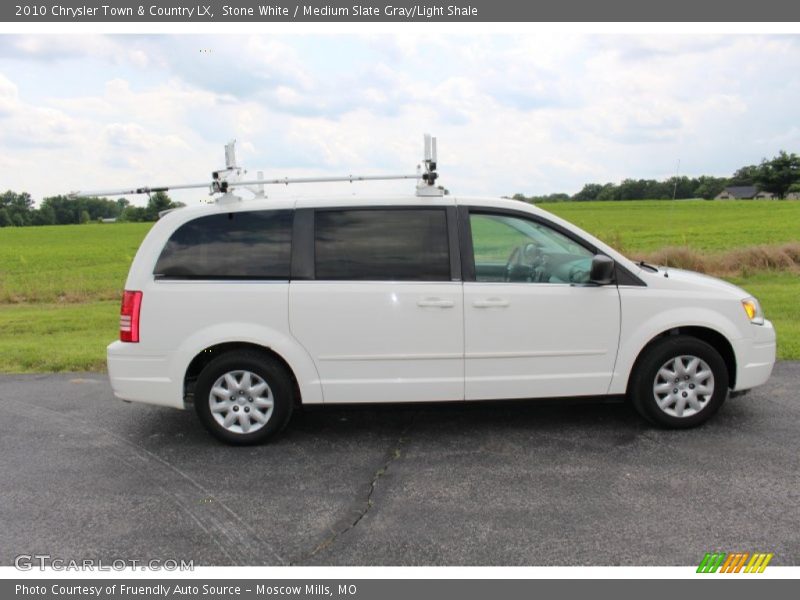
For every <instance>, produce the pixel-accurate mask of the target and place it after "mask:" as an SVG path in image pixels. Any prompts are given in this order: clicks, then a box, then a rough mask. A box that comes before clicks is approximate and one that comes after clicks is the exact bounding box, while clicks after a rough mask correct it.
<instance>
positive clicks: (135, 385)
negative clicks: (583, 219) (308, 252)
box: [108, 196, 776, 408]
mask: <svg viewBox="0 0 800 600" xmlns="http://www.w3.org/2000/svg"><path fill="white" fill-rule="evenodd" d="M418 206H425V207H438V206H442V207H454V208H455V209H456V210H457V209H458V207H462V206H469V207H473V208H475V209H480V210H486V211H489V212H491V211H503V210H505V211H513V212H514V213H517V214H521V215H528V216H530V217H532V218H536V219H538V220H539V221H545V222H547V223H550V224H553V225H554V226H556V227H559V228H561V230H562V231H566V232H569V233H570V234H571V235H573V236H574V237H575V238H579V239H581V240H584V241H585V242H586V243H587V244H590V245H592V246H593V247H595V248H596V249H597V251H598V252H600V253H602V254H605V255H606V256H608V257H610V258H612V259H613V260H614V261H615V263H616V264H617V265H619V266H620V267H622V268H624V269H625V270H626V271H627V272H628V273H630V274H632V275H633V276H634V279H636V280H638V281H637V283H636V284H630V285H628V284H625V283H624V282H620V283H619V284H618V285H600V286H591V285H573V284H569V283H547V282H544V283H537V284H535V285H534V284H531V283H526V282H512V281H500V282H494V281H491V282H478V281H463V280H454V281H435V282H432V281H317V280H303V279H298V280H295V279H292V280H291V281H290V280H285V281H227V280H217V281H197V280H169V281H165V280H159V279H157V278H156V277H154V275H153V270H154V265H155V264H156V261H157V260H158V258H159V255H160V254H161V252H162V249H163V248H164V246H165V243H166V241H167V239H168V238H169V237H170V235H171V234H172V233H173V232H174V231H175V230H176V229H177V228H178V227H179V226H181V225H182V224H184V223H187V222H189V221H191V220H193V219H196V218H198V217H201V216H204V215H210V214H215V213H236V212H239V211H256V210H276V209H302V208H335V207H357V208H361V207H418ZM459 233H460V234H461V235H463V233H461V232H459ZM451 248H452V246H451ZM463 250H464V248H463V246H459V256H460V260H462V261H463V260H465V256H464V255H463ZM456 279H457V278H456ZM125 288H126V289H127V290H139V291H141V292H142V304H141V314H140V319H139V321H140V340H139V342H138V343H126V342H121V341H117V342H114V343H112V344H111V345H110V346H109V347H108V371H109V376H110V379H111V384H112V387H113V390H114V394H115V395H116V396H117V397H119V398H121V399H124V400H129V401H135V402H145V403H150V404H158V405H163V406H169V407H175V408H184V407H185V405H186V400H187V395H190V394H189V387H188V380H189V379H190V375H191V373H190V370H191V368H190V365H192V363H193V361H194V360H195V359H196V358H197V357H199V356H202V354H203V352H204V351H206V350H208V349H210V348H214V347H217V346H219V345H221V344H235V345H242V344H248V345H252V346H254V347H259V348H264V349H268V351H269V352H270V353H273V354H274V355H276V356H277V357H279V358H280V360H281V361H283V362H284V363H285V364H286V365H288V367H289V368H290V369H291V373H292V374H293V375H294V379H295V380H296V384H297V388H298V390H299V398H300V401H301V402H302V403H303V404H323V403H324V404H339V403H367V402H417V401H418V402H426V401H458V400H490V399H512V398H543V397H547V398H553V397H570V396H606V395H619V394H625V393H626V391H627V389H628V383H629V380H630V376H631V372H632V369H633V368H634V364H635V362H636V360H637V357H638V356H639V355H640V353H641V352H642V350H643V349H644V348H645V347H646V346H647V345H648V344H649V343H650V342H651V341H653V340H654V339H656V338H657V337H659V336H662V335H665V334H668V333H669V332H670V331H674V330H680V331H689V332H696V333H697V334H698V335H699V336H700V337H701V338H703V339H706V340H707V341H709V343H712V345H714V346H715V347H716V348H717V350H718V351H719V352H720V354H722V355H723V357H724V358H725V359H726V362H727V364H728V367H729V370H731V371H732V373H731V377H730V388H731V390H733V391H741V390H747V389H750V388H752V387H755V386H758V385H760V384H763V383H764V382H766V381H767V379H768V378H769V376H770V373H771V370H772V367H773V364H774V362H775V347H776V346H775V332H774V329H773V327H772V325H771V323H770V322H769V321H766V320H765V321H764V322H763V324H754V323H752V322H751V320H750V319H748V316H747V314H746V313H745V311H744V310H743V308H742V300H743V299H745V298H747V297H748V294H747V293H746V292H745V291H744V290H742V289H740V288H737V287H735V286H733V285H730V284H728V283H725V282H723V281H720V280H717V279H714V278H711V277H707V276H704V275H700V274H696V273H691V272H687V271H680V270H677V269H672V268H670V269H667V270H665V269H660V270H659V271H658V272H651V271H650V270H648V269H645V268H642V267H640V266H639V265H637V264H635V263H633V262H632V261H630V260H628V259H627V258H625V257H624V256H622V255H621V254H619V253H618V252H616V251H615V250H614V249H612V248H610V247H609V246H607V245H606V244H604V243H603V242H601V241H600V240H598V239H596V238H594V237H593V236H591V235H589V234H588V233H586V232H584V231H582V230H581V229H579V228H578V227H576V226H574V225H572V224H570V223H568V222H566V221H564V220H562V219H559V218H557V217H555V216H553V215H552V214H550V213H548V212H546V211H544V210H541V209H539V208H537V207H535V206H531V205H528V204H526V203H522V202H517V201H513V200H501V199H478V198H460V197H453V196H443V197H431V198H419V197H408V198H384V199H380V198H369V199H353V198H352V197H351V198H346V199H338V200H331V199H325V200H318V199H301V200H295V199H283V200H259V201H250V202H244V201H243V202H238V203H225V204H212V205H203V206H199V207H192V208H182V209H180V210H176V211H173V212H170V213H169V214H167V215H165V216H164V217H163V218H162V219H161V220H159V221H158V222H157V223H156V224H155V225H154V226H153V228H152V229H151V231H150V232H149V233H148V235H147V237H146V238H145V240H144V242H143V243H142V245H141V247H140V248H139V251H138V252H137V254H136V257H135V259H134V261H133V264H132V266H131V269H130V273H129V275H128V279H127V281H126V283H125Z"/></svg>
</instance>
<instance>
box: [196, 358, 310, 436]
mask: <svg viewBox="0 0 800 600" xmlns="http://www.w3.org/2000/svg"><path fill="white" fill-rule="evenodd" d="M194 397H195V401H194V405H195V409H196V410H197V415H198V416H199V417H200V421H201V422H202V423H203V425H204V426H205V427H206V429H208V431H209V432H210V433H211V434H212V435H214V436H215V437H216V438H218V439H220V440H222V441H223V442H226V443H228V444H237V445H245V444H258V443H261V442H264V441H266V440H267V439H269V438H270V437H272V436H273V435H275V434H276V433H278V432H279V431H281V430H282V429H283V427H284V426H285V425H286V423H287V422H288V421H289V417H290V416H291V414H292V406H293V405H294V394H293V387H292V384H291V380H290V378H289V375H288V374H287V373H286V370H285V369H284V367H283V365H281V364H280V363H279V362H277V361H276V360H275V359H273V358H271V357H270V356H267V355H266V354H262V353H259V352H249V351H241V352H229V353H227V354H223V355H222V356H219V357H217V358H215V359H214V360H212V361H211V362H210V363H209V364H208V365H207V366H206V367H205V368H204V369H203V371H202V372H201V373H200V376H199V377H198V378H197V385H196V387H195V394H194Z"/></svg>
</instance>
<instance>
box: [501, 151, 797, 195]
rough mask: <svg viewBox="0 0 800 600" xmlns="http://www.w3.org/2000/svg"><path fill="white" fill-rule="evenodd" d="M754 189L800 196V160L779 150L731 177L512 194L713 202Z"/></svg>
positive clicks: (641, 181)
mask: <svg viewBox="0 0 800 600" xmlns="http://www.w3.org/2000/svg"><path fill="white" fill-rule="evenodd" d="M731 186H755V187H756V188H757V189H758V190H759V191H763V192H769V193H770V194H773V195H774V196H775V197H777V198H785V197H786V194H788V193H790V192H800V156H798V155H797V154H794V153H792V154H788V153H787V152H785V151H783V150H781V151H780V152H779V153H778V155H777V156H776V157H774V158H772V159H766V158H765V159H763V160H762V161H761V163H760V164H758V165H747V166H744V167H742V168H740V169H738V170H737V171H736V172H735V173H734V174H733V175H732V176H731V177H711V176H708V175H702V176H700V177H686V176H681V177H670V178H668V179H664V180H663V181H657V180H655V179H625V180H623V181H622V182H621V183H619V184H614V183H605V184H603V183H587V184H586V185H584V186H583V188H582V189H581V190H580V191H579V192H577V193H575V194H572V195H569V194H563V193H558V194H546V195H543V196H525V195H524V194H514V196H513V198H514V199H515V200H523V201H525V202H537V203H538V202H569V201H576V202H581V201H584V202H585V201H590V200H669V199H672V198H675V199H681V200H682V199H687V198H705V199H707V200H710V199H712V198H715V197H716V196H717V195H718V194H719V193H720V192H721V191H722V190H724V189H725V188H726V187H731Z"/></svg>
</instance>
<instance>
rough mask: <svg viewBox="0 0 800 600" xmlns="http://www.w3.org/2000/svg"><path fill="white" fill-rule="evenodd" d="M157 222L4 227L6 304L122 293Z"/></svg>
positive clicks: (0, 248) (1, 288) (1, 285)
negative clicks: (152, 227)
mask: <svg viewBox="0 0 800 600" xmlns="http://www.w3.org/2000/svg"><path fill="white" fill-rule="evenodd" d="M151 226H152V223H114V224H102V225H100V224H97V223H91V224H87V225H53V226H48V227H4V228H1V229H0V303H13V302H86V301H89V300H111V299H116V298H118V297H119V294H120V290H121V289H122V286H123V283H124V282H125V277H126V276H127V274H128V268H129V267H130V264H131V261H132V260H133V256H134V255H135V254H136V249H137V248H138V247H139V244H140V243H141V241H142V239H143V238H144V236H145V234H146V233H147V231H148V230H149V229H150V227H151Z"/></svg>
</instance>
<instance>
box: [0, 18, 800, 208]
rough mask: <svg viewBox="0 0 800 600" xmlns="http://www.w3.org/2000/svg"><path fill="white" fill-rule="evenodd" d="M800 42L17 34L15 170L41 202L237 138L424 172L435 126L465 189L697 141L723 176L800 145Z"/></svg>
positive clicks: (5, 116)
mask: <svg viewBox="0 0 800 600" xmlns="http://www.w3.org/2000/svg"><path fill="white" fill-rule="evenodd" d="M798 39H800V38H798V36H724V37H719V36H696V35H695V36H674V35H670V36H666V35H662V36H657V35H656V36H647V37H639V36H608V35H604V36H580V35H574V36H559V37H556V36H548V35H541V34H539V35H536V36H488V35H487V36H477V37H475V36H469V37H466V36H437V37H436V38H433V39H432V38H430V36H419V35H398V36H388V37H387V36H372V35H367V36H317V37H298V36H292V37H276V36H244V37H243V36H215V37H214V38H213V39H209V38H206V37H203V36H192V35H185V36H157V35H151V36H70V35H67V36H0V155H4V156H6V157H8V156H13V157H14V162H13V166H12V164H11V163H10V162H9V160H8V158H6V160H4V161H2V162H0V169H2V173H0V174H2V179H3V182H2V185H3V186H4V187H12V188H14V189H19V190H27V191H30V192H31V193H32V194H33V195H34V196H35V197H37V198H39V197H41V196H43V195H49V194H55V193H60V192H63V191H64V190H65V189H74V188H80V187H106V186H116V185H129V184H137V183H139V184H157V183H161V182H175V181H181V180H189V181H195V180H197V179H201V180H202V179H203V178H205V177H207V173H208V172H209V171H210V170H211V169H213V168H216V167H219V166H221V163H222V155H221V148H222V144H223V143H225V142H226V141H227V140H228V139H230V138H233V137H235V138H237V139H238V140H239V141H240V145H239V154H240V160H241V162H243V163H244V164H246V165H247V166H249V167H252V168H253V169H254V170H255V169H259V168H264V169H265V171H266V172H267V175H274V176H283V175H286V174H295V175H298V174H311V173H315V172H326V173H333V172H342V173H349V172H354V171H363V172H376V171H380V170H389V171H393V172H394V171H398V170H399V171H407V170H409V169H410V168H412V167H413V165H414V164H415V162H416V161H417V160H418V158H419V154H420V140H419V137H420V134H421V133H422V132H424V131H433V132H434V133H436V134H438V135H439V139H440V164H441V172H442V182H443V183H444V184H446V185H448V186H449V187H451V189H453V190H454V191H455V192H460V193H471V194H482V193H493V194H511V193H514V192H518V191H520V192H526V193H543V192H554V191H567V192H574V191H577V190H578V189H579V188H580V187H581V186H582V185H583V183H585V182H588V181H601V182H605V181H614V180H619V179H621V178H622V177H627V176H631V177H662V176H669V175H670V174H671V173H672V172H673V170H674V166H675V161H676V159H677V158H679V157H680V158H681V161H682V165H683V169H684V171H685V172H687V173H689V174H702V173H709V174H719V175H722V174H726V173H730V172H732V171H733V170H734V169H736V168H737V167H739V166H741V165H743V164H748V163H753V162H757V161H758V160H759V159H760V158H761V157H762V156H772V155H774V154H775V153H777V151H778V150H779V149H781V148H785V149H787V150H790V151H798V150H800V148H798V146H800V130H798V128H797V126H796V123H797V122H798V120H800V108H798V103H797V102H796V98H797V96H798V93H800V79H798V78H796V77H794V76H793V75H792V74H793V73H795V72H797V71H798V69H800V43H799V42H798ZM201 49H205V50H209V51H208V52H206V51H204V52H201V51H200V50H201ZM90 67H91V68H90ZM75 82H80V85H75ZM42 165H46V166H47V168H46V169H43V168H42ZM392 185H394V187H393V188H392V189H400V190H405V189H409V188H410V186H409V185H406V184H396V185H395V184H392ZM276 193H281V194H283V193H288V191H286V190H276ZM294 193H297V191H295V192H294ZM198 197H199V196H198V195H196V194H195V196H194V198H198ZM185 198H188V196H186V197H185ZM185 198H182V199H185Z"/></svg>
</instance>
